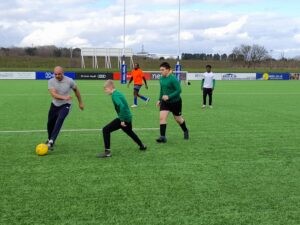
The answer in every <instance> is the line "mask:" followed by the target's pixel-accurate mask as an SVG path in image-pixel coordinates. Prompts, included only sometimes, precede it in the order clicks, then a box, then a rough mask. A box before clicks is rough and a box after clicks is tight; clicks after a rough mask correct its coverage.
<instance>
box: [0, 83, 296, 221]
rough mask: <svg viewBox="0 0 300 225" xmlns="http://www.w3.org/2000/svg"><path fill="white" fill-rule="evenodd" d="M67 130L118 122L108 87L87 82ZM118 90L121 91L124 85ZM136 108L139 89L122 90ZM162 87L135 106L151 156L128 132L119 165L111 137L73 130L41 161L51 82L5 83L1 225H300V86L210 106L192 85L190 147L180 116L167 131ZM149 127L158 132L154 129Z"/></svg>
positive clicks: (256, 88)
mask: <svg viewBox="0 0 300 225" xmlns="http://www.w3.org/2000/svg"><path fill="white" fill-rule="evenodd" d="M78 84H79V87H80V90H81V93H82V95H83V99H84V102H85V106H86V108H85V110H84V111H83V112H81V111H80V110H79V108H78V105H77V102H75V103H74V107H73V109H72V111H71V113H70V115H69V116H68V118H67V119H66V121H65V124H64V127H63V130H70V129H75V130H76V129H77V130H78V129H100V128H101V127H103V126H104V125H105V124H106V123H108V122H110V121H111V120H112V119H114V118H115V115H116V114H115V112H114V110H113V106H112V103H111V99H110V96H106V95H105V94H104V93H103V88H102V87H103V82H101V81H79V82H78ZM117 84H118V83H117ZM117 87H118V89H119V90H121V91H122V92H124V93H125V94H126V96H127V99H128V103H129V104H131V103H132V99H133V97H132V93H131V92H132V89H131V88H130V89H128V88H127V87H126V86H121V85H120V84H118V85H117ZM158 87H159V86H158V83H157V81H150V82H149V90H148V91H146V90H145V89H142V90H141V92H142V93H144V94H145V95H148V96H150V97H151V98H152V100H151V101H150V102H149V104H148V105H145V104H144V103H143V102H141V100H140V101H139V107H138V108H136V109H132V113H133V115H134V122H133V126H134V127H135V128H139V129H137V130H136V132H137V134H138V135H139V136H140V138H141V139H142V140H143V141H144V142H145V143H146V144H147V146H148V150H147V151H146V152H140V151H139V150H138V147H137V146H136V145H135V144H134V143H133V142H132V141H131V140H130V139H129V138H128V137H127V136H126V135H125V134H124V133H122V132H121V131H117V132H114V133H113V134H112V146H111V147H112V154H113V156H112V158H110V159H97V158H96V157H95V155H96V154H97V153H99V152H101V151H103V140H102V135H101V132H100V130H99V131H95V130H89V131H80V130H78V131H73V132H71V131H63V132H61V133H60V135H59V137H58V140H57V145H56V148H55V150H54V151H53V152H51V153H50V154H48V155H46V156H43V157H39V156H37V155H36V154H35V152H34V149H35V145H36V144H38V143H40V142H43V141H45V139H46V132H45V131H40V132H24V133H17V132H11V133H8V132H3V131H29V130H45V127H46V121H47V112H48V108H49V105H50V96H49V94H48V91H47V82H46V81H11V80H7V81H4V80H2V81H0V107H1V110H0V124H1V126H0V130H1V132H0V153H1V154H0V224H3V225H4V224H5V225H11V224H18V225H19V224H28V225H29V224H30V225H42V224H51V225H56V224H57V225H61V224H70V225H71V224H72V225H73V224H82V225H88V224H95V225H96V224H97V225H98V224H105V225H108V224H141V225H142V224H149V225H156V224H161V225H168V224H174V225H178V224H203V225H209V224H219V225H226V224H228V225H235V224H265V225H266V224H268V225H279V224H282V225H296V224H299V223H300V179H299V177H300V152H299V148H300V135H299V127H300V126H299V125H300V124H299V121H300V120H299V115H300V107H299V105H300V92H299V89H300V82H299V81H219V82H217V86H216V90H215V93H214V108H213V109H205V110H202V109H201V105H202V100H201V93H200V82H197V81H194V82H192V85H191V86H184V85H183V86H182V90H183V91H182V98H183V115H184V117H185V119H186V122H187V126H188V128H189V129H190V140H189V141H184V140H183V134H182V132H181V130H180V128H179V126H178V125H176V124H175V122H174V120H173V118H172V116H171V115H170V117H169V120H168V121H169V123H168V127H167V137H168V143H166V144H157V143H155V138H156V137H157V136H158V135H159V131H158V127H159V125H158V123H159V121H158V116H159V112H158V110H157V109H156V107H155V99H156V98H157V96H158ZM143 128H157V129H152V130H151V129H150V130H144V129H143Z"/></svg>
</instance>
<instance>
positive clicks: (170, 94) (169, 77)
mask: <svg viewBox="0 0 300 225" xmlns="http://www.w3.org/2000/svg"><path fill="white" fill-rule="evenodd" d="M160 72H161V75H162V76H161V77H160V79H159V83H160V93H159V99H158V102H157V103H156V105H157V106H158V107H160V114H159V122H160V137H159V138H158V139H156V141H157V142H158V143H166V142H167V138H166V128H167V118H168V115H169V112H172V114H173V116H174V119H175V120H176V122H177V123H178V124H179V125H180V127H181V129H182V131H183V134H184V139H186V140H187V139H189V131H188V129H187V127H186V124H185V120H184V119H183V117H182V115H181V109H182V100H181V97H180V93H181V87H180V83H179V81H178V80H177V78H176V77H175V75H174V74H173V73H172V70H171V67H170V64H169V63H167V62H163V63H162V64H161V65H160Z"/></svg>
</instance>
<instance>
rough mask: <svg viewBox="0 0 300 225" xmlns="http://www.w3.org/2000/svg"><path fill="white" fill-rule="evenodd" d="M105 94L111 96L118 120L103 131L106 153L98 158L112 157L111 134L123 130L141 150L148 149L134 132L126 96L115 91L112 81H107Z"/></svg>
mask: <svg viewBox="0 0 300 225" xmlns="http://www.w3.org/2000/svg"><path fill="white" fill-rule="evenodd" d="M104 92H105V93H106V94H108V95H111V98H112V102H113V104H114V107H115V110H116V112H117V114H118V118H116V119H114V120H113V121H111V122H110V123H109V124H107V125H106V126H105V127H104V128H103V129H102V132H103V139H104V148H105V149H104V152H103V153H100V154H98V155H97V157H98V158H107V157H111V149H110V133H111V132H114V131H116V130H119V129H122V130H123V131H124V132H125V133H126V134H127V135H128V136H129V137H131V138H132V140H134V141H135V142H136V143H137V144H138V145H139V149H140V150H142V151H144V150H146V149H147V147H146V146H145V145H144V144H143V143H142V141H141V140H140V139H139V137H138V136H137V135H136V134H135V133H134V131H133V130H132V115H131V112H130V109H129V107H128V104H127V101H126V99H125V96H124V95H123V94H122V93H121V92H120V91H118V90H116V89H115V85H114V83H113V81H112V80H107V81H106V82H105V84H104Z"/></svg>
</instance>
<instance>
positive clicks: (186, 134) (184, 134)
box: [183, 130, 190, 140]
mask: <svg viewBox="0 0 300 225" xmlns="http://www.w3.org/2000/svg"><path fill="white" fill-rule="evenodd" d="M183 138H184V139H185V140H188V139H189V138H190V136H189V130H186V131H184V133H183Z"/></svg>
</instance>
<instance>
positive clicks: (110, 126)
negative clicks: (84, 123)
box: [102, 118, 143, 149]
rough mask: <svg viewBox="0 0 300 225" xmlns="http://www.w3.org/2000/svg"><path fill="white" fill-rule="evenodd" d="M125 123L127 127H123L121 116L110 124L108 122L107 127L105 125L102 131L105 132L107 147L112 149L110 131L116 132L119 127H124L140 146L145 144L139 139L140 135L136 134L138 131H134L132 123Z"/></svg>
mask: <svg viewBox="0 0 300 225" xmlns="http://www.w3.org/2000/svg"><path fill="white" fill-rule="evenodd" d="M125 124H126V127H122V126H121V120H120V119H119V118H116V119H114V120H113V121H111V122H110V123H109V124H107V125H106V126H105V127H103V129H102V132H103V139H104V147H105V149H110V133H111V132H114V131H116V130H119V129H122V130H123V131H124V132H125V133H126V134H127V135H128V136H129V137H131V138H132V140H134V141H135V143H137V144H138V145H139V146H140V147H142V146H143V143H142V141H141V140H140V139H139V137H138V136H137V135H136V133H134V132H133V130H132V123H131V122H125Z"/></svg>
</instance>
